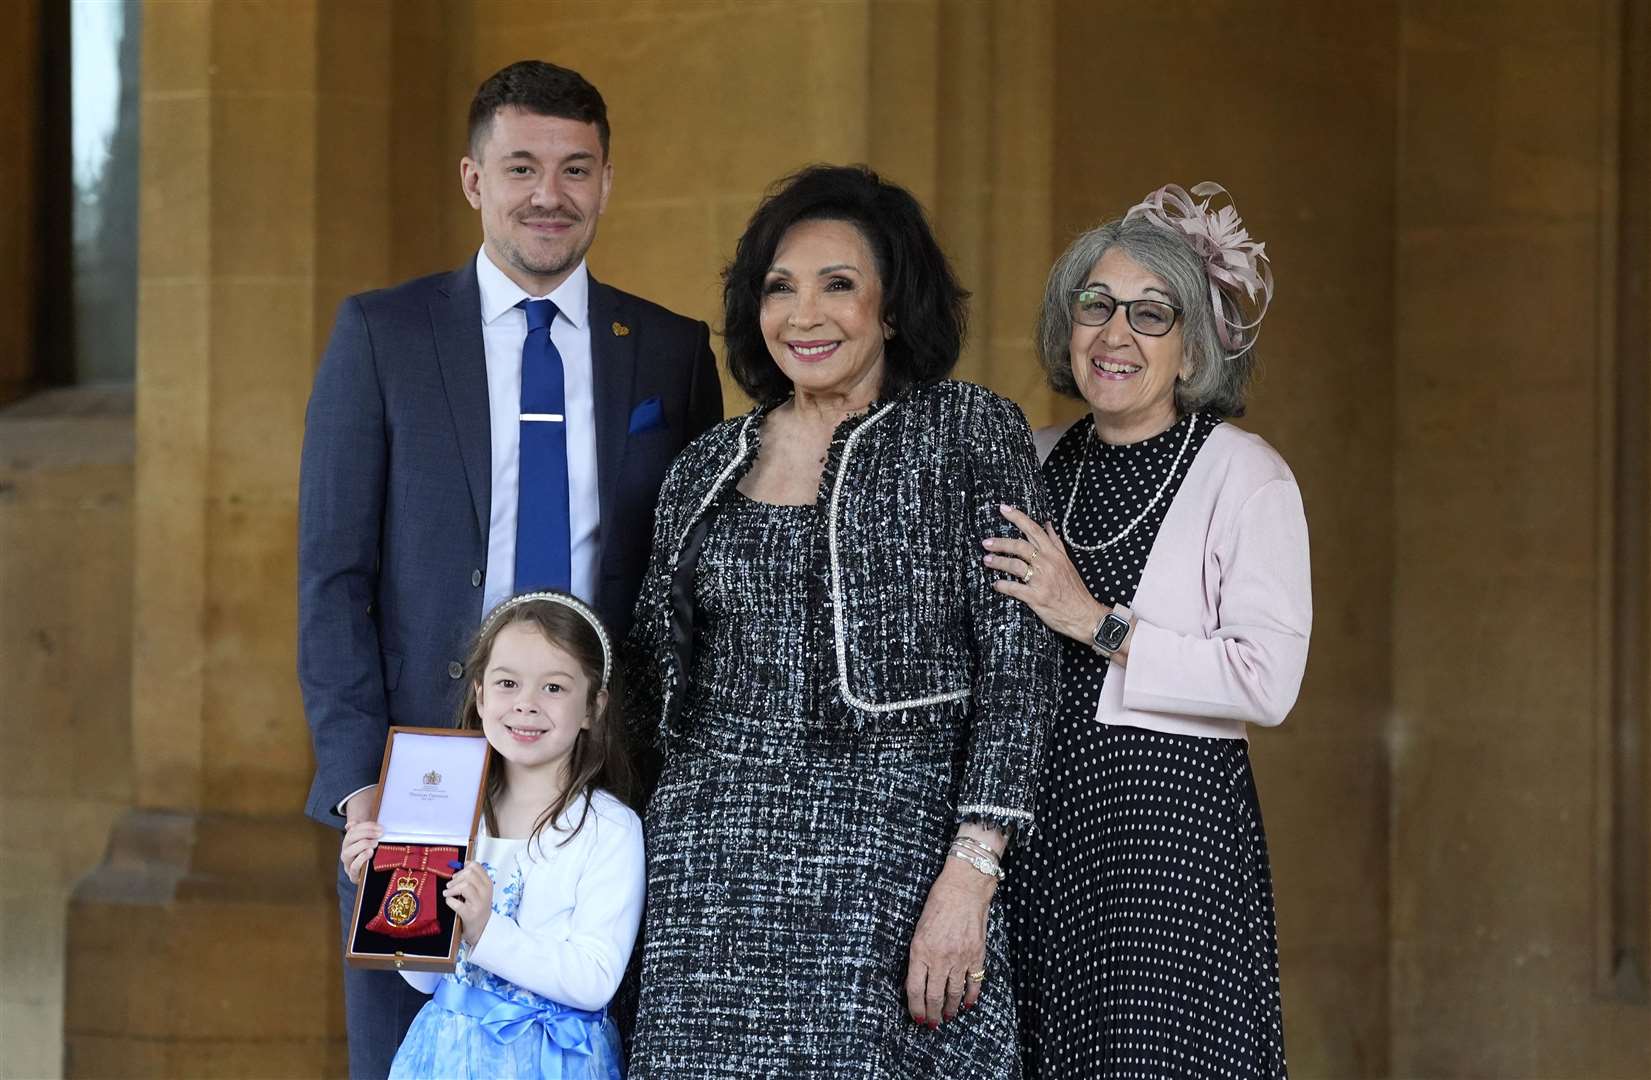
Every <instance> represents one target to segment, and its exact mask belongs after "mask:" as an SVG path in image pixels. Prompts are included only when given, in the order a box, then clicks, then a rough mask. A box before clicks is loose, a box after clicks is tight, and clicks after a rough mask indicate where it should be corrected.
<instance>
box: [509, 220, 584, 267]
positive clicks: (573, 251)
mask: <svg viewBox="0 0 1651 1080" xmlns="http://www.w3.org/2000/svg"><path fill="white" fill-rule="evenodd" d="M518 220H519V223H520V224H523V225H526V224H529V223H530V222H531V221H565V222H567V223H568V224H570V225H572V226H574V227H575V228H577V227H578V226H580V225H583V224H584V219H583V218H575V217H573V216H572V215H561V216H558V217H553V218H532V219H518ZM568 238H569V239H570V240H571V239H573V237H572V236H571V235H570V236H569V237H568ZM595 239H596V235H595V233H594V232H593V233H591V234H589V235H586V236H584V237H581V238H580V240H582V242H575V243H574V246H572V247H571V248H568V249H566V251H565V253H564V254H561V255H555V254H552V255H550V256H547V258H548V260H549V261H546V262H533V261H531V260H530V259H529V258H528V254H527V252H526V250H524V249H523V248H522V247H521V246H520V245H518V244H515V243H512V244H511V245H510V246H509V249H508V250H507V251H506V252H505V255H506V257H507V258H509V260H510V261H511V262H512V263H514V264H515V266H516V269H518V270H521V271H524V272H525V273H529V274H533V275H534V276H536V277H555V276H556V275H558V274H565V273H567V272H568V271H569V270H572V269H573V268H574V267H575V266H578V265H579V260H580V259H583V258H584V257H585V252H587V251H589V250H590V245H591V242H592V241H594V240H595Z"/></svg>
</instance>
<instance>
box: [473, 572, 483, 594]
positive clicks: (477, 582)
mask: <svg viewBox="0 0 1651 1080" xmlns="http://www.w3.org/2000/svg"><path fill="white" fill-rule="evenodd" d="M470 587H471V588H472V589H479V588H481V587H482V572H481V571H480V570H472V571H470Z"/></svg>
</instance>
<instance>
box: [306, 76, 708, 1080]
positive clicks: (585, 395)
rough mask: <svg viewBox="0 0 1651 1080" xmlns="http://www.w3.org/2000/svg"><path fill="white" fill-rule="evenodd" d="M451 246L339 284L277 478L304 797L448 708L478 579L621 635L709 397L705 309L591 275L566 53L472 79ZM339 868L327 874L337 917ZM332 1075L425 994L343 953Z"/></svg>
mask: <svg viewBox="0 0 1651 1080" xmlns="http://www.w3.org/2000/svg"><path fill="white" fill-rule="evenodd" d="M460 179H461V182H462V184H463V188H464V195H465V198H466V199H468V200H469V202H470V205H471V206H473V207H474V208H475V209H476V210H478V211H479V212H480V215H481V224H482V234H483V237H484V242H483V244H482V248H481V251H480V252H478V253H477V255H476V258H475V259H474V260H472V261H471V262H469V263H466V264H465V265H464V266H463V267H461V268H460V269H458V270H456V271H453V272H450V273H444V274H437V275H434V276H431V277H426V278H420V279H417V280H414V281H410V282H407V283H405V284H402V285H398V286H396V287H394V288H391V289H385V290H381V291H377V292H370V293H363V294H361V295H358V296H352V297H350V298H349V299H348V300H346V301H345V302H344V304H343V305H342V307H341V308H340V310H339V313H338V319H337V322H336V324H335V325H334V327H333V333H332V339H331V341H330V342H329V343H328V345H327V351H326V353H325V354H324V355H323V356H322V358H321V364H320V367H319V369H318V370H317V372H316V376H315V386H314V390H313V392H312V393H311V396H310V404H309V411H308V413H307V415H306V420H305V431H304V453H303V464H302V471H301V474H300V480H299V515H298V516H299V524H298V532H299V538H298V677H299V682H300V684H301V685H302V688H303V692H304V711H305V713H306V714H307V716H308V719H309V725H310V732H311V736H312V741H313V744H314V749H315V760H316V774H315V782H314V785H313V786H312V788H311V790H310V796H309V801H308V806H307V808H306V812H307V813H308V814H309V815H310V816H311V817H313V818H315V819H316V820H317V821H320V822H323V823H325V824H329V825H333V826H335V827H337V826H341V825H344V824H345V823H346V822H355V821H357V820H360V819H362V818H364V817H366V816H368V815H369V814H370V813H371V811H372V803H373V797H374V786H375V785H376V783H377V780H378V769H379V761H380V758H381V757H382V755H383V751H384V739H385V732H386V729H387V728H388V727H389V726H390V725H391V724H403V725H417V726H444V725H450V724H451V723H452V722H453V718H454V714H455V711H456V708H457V705H458V702H459V699H460V696H461V692H462V689H463V687H462V681H461V675H462V658H463V655H464V646H465V642H466V639H468V638H469V637H470V636H471V635H472V634H474V633H475V631H476V629H477V627H478V626H479V624H480V623H481V620H482V617H483V616H484V614H485V613H486V612H487V611H488V610H490V609H491V608H492V606H493V605H494V604H496V603H497V602H498V601H500V600H502V599H504V598H505V597H507V596H510V595H511V594H512V593H514V592H518V591H523V590H525V589H529V588H543V587H555V588H564V589H569V590H571V591H572V592H574V593H575V594H577V595H579V596H582V597H584V598H585V599H587V600H588V601H589V602H590V603H592V604H593V605H594V606H595V607H596V608H597V610H598V611H599V612H600V613H601V615H602V617H603V619H604V620H605V621H606V622H607V624H608V626H609V627H610V629H612V630H613V631H614V633H615V634H617V635H623V634H624V633H625V630H626V629H627V627H628V626H629V624H630V615H631V606H632V603H633V602H634V601H635V599H636V592H637V589H638V588H639V587H640V585H641V579H642V573H643V569H644V567H645V565H646V563H647V559H648V546H649V544H650V542H651V539H652V534H653V510H654V501H655V498H656V497H657V495H658V491H659V484H660V481H661V480H662V479H663V478H664V475H665V470H666V467H667V466H669V464H670V462H671V459H672V458H673V457H675V456H676V453H677V451H678V450H680V449H681V448H682V447H683V446H684V445H686V444H687V443H688V442H689V441H690V440H691V439H693V438H694V436H696V435H698V434H699V433H700V432H702V431H704V430H705V429H706V428H708V427H710V426H711V425H712V424H714V423H716V422H717V421H718V420H720V419H721V418H722V392H721V389H720V385H719V383H718V381H717V375H716V361H715V358H714V357H713V356H712V354H711V347H710V333H709V330H708V329H707V327H706V325H705V324H704V323H703V322H699V321H696V320H693V319H688V318H685V317H683V316H681V315H677V314H674V313H672V312H670V311H667V310H665V309H664V308H662V307H659V306H658V305H656V304H652V303H649V302H648V301H646V300H643V299H641V298H640V297H636V296H632V295H630V294H628V293H623V292H620V291H619V290H618V289H614V288H612V287H610V286H607V285H603V284H601V283H600V282H598V281H596V280H595V279H593V278H592V277H591V276H590V274H589V273H588V271H587V270H586V268H585V253H586V252H587V251H588V250H589V249H590V246H591V243H592V241H593V240H595V238H596V225H597V221H598V219H599V218H600V217H601V215H602V211H603V210H604V209H605V208H606V206H607V201H608V193H609V190H610V188H611V186H612V183H613V165H612V163H611V162H610V161H609V159H608V120H607V108H606V106H605V104H604V103H603V101H602V96H601V94H599V93H598V92H597V90H596V88H595V87H594V86H592V85H591V84H590V83H588V82H586V81H585V80H584V79H583V78H582V77H580V75H579V74H578V73H577V72H573V71H570V70H568V69H566V68H561V67H557V66H556V65H554V64H547V63H543V62H539V61H522V62H520V63H516V64H512V65H510V66H509V67H507V68H505V69H504V70H502V71H500V72H499V73H497V74H496V75H494V76H492V77H491V78H490V79H488V80H487V81H486V82H485V83H483V84H482V86H481V87H480V89H479V90H478V91H477V92H476V97H475V99H474V101H472V103H471V107H470V146H469V153H468V154H467V155H466V156H465V158H464V159H463V161H462V162H461V163H460ZM354 900H355V886H354V885H353V884H351V883H350V881H349V880H348V879H347V878H346V877H345V876H344V875H343V873H342V867H341V868H340V876H339V908H340V912H341V917H342V919H343V922H344V934H345V940H346V941H348V936H349V930H350V927H349V921H350V916H351V914H352V908H353V905H354ZM344 981H345V1004H346V1010H347V1015H348V1031H349V1040H350V1075H351V1076H355V1077H378V1076H384V1075H385V1074H386V1073H387V1072H388V1071H389V1065H390V1061H391V1058H392V1057H393V1056H394V1054H395V1051H396V1047H397V1046H398V1045H399V1044H400V1042H401V1039H402V1036H403V1035H404V1034H405V1033H406V1030H407V1026H408V1025H409V1024H410V1023H411V1022H412V1019H413V1016H414V1014H416V1013H417V1011H418V1009H419V1008H420V1006H421V1005H422V1004H423V1002H424V998H423V996H422V995H420V994H418V993H417V992H415V991H413V990H412V989H411V987H409V986H407V985H406V984H405V983H404V982H403V980H402V979H401V978H400V977H399V976H398V975H396V974H395V973H394V972H387V971H361V970H355V969H349V968H346V971H345V980H344Z"/></svg>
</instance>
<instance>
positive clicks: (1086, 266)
mask: <svg viewBox="0 0 1651 1080" xmlns="http://www.w3.org/2000/svg"><path fill="white" fill-rule="evenodd" d="M1114 247H1116V248H1121V249H1122V250H1123V252H1124V254H1126V255H1128V256H1129V257H1130V258H1131V259H1134V260H1135V261H1136V262H1138V263H1140V264H1141V266H1142V267H1144V268H1145V269H1147V270H1149V271H1151V272H1152V273H1154V274H1156V275H1157V276H1158V277H1160V278H1162V279H1163V280H1164V284H1165V285H1167V286H1168V287H1169V294H1170V297H1171V298H1172V302H1173V303H1174V304H1175V306H1176V307H1178V308H1180V309H1181V318H1180V327H1181V348H1182V359H1183V362H1184V363H1185V365H1186V366H1187V367H1189V368H1191V369H1192V374H1191V375H1190V376H1189V377H1188V378H1186V379H1179V378H1178V379H1177V380H1176V382H1175V407H1176V409H1177V410H1179V411H1180V413H1181V415H1182V416H1185V415H1187V414H1189V413H1194V412H1199V411H1203V412H1209V413H1214V414H1215V415H1217V416H1223V417H1235V416H1243V415H1244V395H1245V393H1246V392H1247V391H1248V390H1249V387H1250V379H1251V377H1252V376H1253V375H1254V373H1255V350H1254V349H1253V348H1252V349H1246V350H1245V351H1244V352H1242V353H1240V354H1239V355H1237V356H1229V355H1228V354H1227V351H1226V350H1225V349H1223V348H1222V347H1221V338H1220V337H1219V335H1218V334H1217V332H1216V326H1215V320H1216V312H1215V311H1214V309H1213V308H1212V306H1211V304H1210V279H1209V278H1208V276H1206V275H1205V273H1204V260H1203V259H1202V258H1201V257H1200V256H1199V255H1198V253H1197V252H1195V251H1194V250H1193V249H1192V247H1191V246H1190V245H1188V244H1187V243H1186V242H1185V241H1183V240H1182V239H1181V238H1180V237H1178V236H1176V235H1175V234H1174V233H1172V232H1170V231H1168V230H1167V229H1164V228H1162V227H1161V226H1158V225H1154V224H1153V223H1152V222H1151V221H1148V220H1147V219H1146V218H1144V217H1124V218H1115V219H1114V220H1112V221H1108V222H1107V223H1105V224H1104V225H1097V226H1096V227H1095V228H1093V229H1090V230H1089V231H1087V232H1085V233H1082V234H1081V235H1079V236H1078V238H1077V239H1075V240H1073V241H1072V243H1071V244H1070V245H1069V246H1068V247H1067V249H1066V251H1064V252H1063V253H1062V254H1061V257H1060V258H1059V259H1056V260H1055V265H1054V266H1053V267H1052V268H1051V269H1050V271H1049V283H1048V284H1047V285H1046V286H1045V287H1044V291H1043V310H1042V311H1040V312H1039V313H1038V329H1037V349H1038V360H1039V361H1040V362H1041V363H1042V364H1043V371H1044V374H1045V376H1047V378H1048V379H1049V386H1050V389H1052V390H1054V391H1055V392H1056V393H1058V394H1065V395H1066V396H1067V397H1074V398H1075V397H1081V396H1082V395H1080V394H1079V393H1078V384H1077V382H1076V381H1075V380H1074V379H1073V378H1072V360H1071V355H1070V351H1071V345H1072V291H1073V290H1074V289H1078V288H1081V287H1083V286H1084V285H1086V284H1088V277H1089V271H1090V269H1091V268H1092V267H1094V265H1095V264H1096V263H1097V262H1099V261H1100V260H1101V256H1102V255H1105V254H1106V253H1107V251H1108V250H1110V249H1111V248H1114ZM1244 338H1245V339H1248V340H1253V339H1254V335H1253V332H1252V333H1250V334H1246V335H1244Z"/></svg>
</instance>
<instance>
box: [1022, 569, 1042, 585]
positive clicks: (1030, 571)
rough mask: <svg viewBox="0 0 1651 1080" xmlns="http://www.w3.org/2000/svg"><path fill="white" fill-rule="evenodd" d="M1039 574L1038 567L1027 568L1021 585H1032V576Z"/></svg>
mask: <svg viewBox="0 0 1651 1080" xmlns="http://www.w3.org/2000/svg"><path fill="white" fill-rule="evenodd" d="M1037 572H1038V568H1037V567H1035V566H1028V567H1027V568H1026V573H1025V574H1023V575H1022V576H1021V579H1020V580H1021V583H1022V584H1024V585H1030V584H1032V575H1033V574H1035V573H1037Z"/></svg>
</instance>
